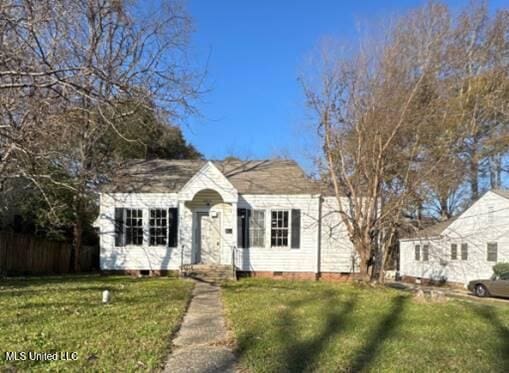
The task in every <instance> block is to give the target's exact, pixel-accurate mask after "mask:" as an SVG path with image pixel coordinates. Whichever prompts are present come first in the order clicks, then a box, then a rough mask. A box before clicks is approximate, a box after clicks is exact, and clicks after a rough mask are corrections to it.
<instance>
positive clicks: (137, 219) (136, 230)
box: [124, 209, 143, 245]
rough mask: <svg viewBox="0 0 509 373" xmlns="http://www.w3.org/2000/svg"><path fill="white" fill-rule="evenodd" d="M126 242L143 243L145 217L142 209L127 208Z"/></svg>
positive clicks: (130, 243)
mask: <svg viewBox="0 0 509 373" xmlns="http://www.w3.org/2000/svg"><path fill="white" fill-rule="evenodd" d="M124 211H125V244H126V245H142V244H143V217H142V210H141V209H125V210H124Z"/></svg>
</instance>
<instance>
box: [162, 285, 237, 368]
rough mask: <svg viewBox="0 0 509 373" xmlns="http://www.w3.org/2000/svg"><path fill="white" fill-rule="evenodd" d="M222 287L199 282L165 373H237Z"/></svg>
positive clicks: (174, 343)
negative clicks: (224, 309)
mask: <svg viewBox="0 0 509 373" xmlns="http://www.w3.org/2000/svg"><path fill="white" fill-rule="evenodd" d="M219 291H220V290H219V287H217V286H214V285H210V284H208V283H205V282H196V286H195V288H194V290H193V298H192V299H191V304H190V305H189V309H188V310H187V313H186V315H185V316H184V321H183V322H182V325H181V327H180V330H179V332H178V334H177V336H176V337H175V339H174V340H173V345H174V347H173V352H172V353H171V355H170V357H169V359H168V362H167V363H166V367H165V370H164V371H165V372H171V373H175V372H196V373H201V372H203V373H204V372H207V373H212V372H218V373H219V372H235V367H234V366H235V356H234V355H233V352H232V348H231V347H229V346H228V344H229V343H230V342H231V341H230V339H229V338H228V332H227V330H226V326H225V318H224V311H223V305H222V303H221V298H220V296H219Z"/></svg>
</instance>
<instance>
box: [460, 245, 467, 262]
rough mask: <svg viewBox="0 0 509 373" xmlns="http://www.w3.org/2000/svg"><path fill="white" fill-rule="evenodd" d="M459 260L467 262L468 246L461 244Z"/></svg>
mask: <svg viewBox="0 0 509 373" xmlns="http://www.w3.org/2000/svg"><path fill="white" fill-rule="evenodd" d="M461 260H468V244H467V243H462V244H461Z"/></svg>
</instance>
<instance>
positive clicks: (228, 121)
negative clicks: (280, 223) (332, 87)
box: [183, 0, 504, 171]
mask: <svg viewBox="0 0 509 373" xmlns="http://www.w3.org/2000/svg"><path fill="white" fill-rule="evenodd" d="M422 3H424V1H417V0H404V1H403V0H402V1H376V0H364V1H353V0H352V1H334V0H314V1H311V0H306V1H304V0H302V1H300V0H294V1H289V0H272V1H270V0H257V1H252V0H249V1H239V0H237V1H235V0H215V1H207V0H188V11H189V13H190V15H191V16H192V17H193V20H194V27H195V33H194V35H193V39H192V44H191V54H192V57H193V58H194V59H195V60H196V61H197V63H198V64H201V65H202V66H204V65H205V64H206V61H208V64H207V68H208V73H207V83H206V85H207V87H208V88H210V92H208V93H207V94H206V95H205V96H204V97H203V99H202V100H201V101H200V102H198V109H199V110H200V111H201V116H199V117H196V118H192V119H191V120H190V123H189V124H188V125H186V126H184V128H183V129H184V133H185V136H186V138H187V140H188V141H190V142H191V143H192V144H193V145H195V146H196V147H197V148H198V149H199V150H200V151H201V152H202V153H203V154H204V155H205V157H206V158H209V159H219V158H224V157H225V156H228V155H237V156H240V157H247V158H250V159H259V158H269V157H273V156H288V157H291V158H294V159H296V160H297V161H298V162H299V163H300V164H301V165H302V166H303V167H304V168H305V169H306V170H307V171H312V170H313V167H312V162H311V157H312V155H313V153H316V152H317V151H318V150H319V149H318V147H317V142H316V138H315V136H314V134H313V131H312V130H311V129H310V127H309V120H308V118H307V116H306V110H305V108H304V99H303V96H302V90H301V87H300V86H299V83H298V81H297V77H298V74H299V71H300V70H301V69H302V68H303V66H305V61H306V58H307V57H309V56H310V54H311V53H312V51H313V48H316V46H317V45H318V43H319V42H320V40H321V39H323V38H327V37H334V38H337V39H339V40H344V41H350V42H353V43H355V40H356V38H357V32H356V30H358V25H359V24H369V23H370V22H371V21H373V22H379V21H380V19H381V18H382V17H390V16H393V15H395V14H399V13H403V12H405V11H407V10H408V9H410V8H413V7H415V6H418V5H420V4H422ZM448 3H449V4H450V6H451V8H452V9H453V10H454V9H458V8H459V7H462V6H463V5H466V4H468V2H467V1H450V2H448ZM503 3H504V1H492V2H491V3H490V5H491V6H490V7H492V8H496V7H500V6H502V4H503Z"/></svg>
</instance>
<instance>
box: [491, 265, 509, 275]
mask: <svg viewBox="0 0 509 373" xmlns="http://www.w3.org/2000/svg"><path fill="white" fill-rule="evenodd" d="M506 272H509V263H497V264H495V265H494V266H493V273H495V274H496V275H501V274H502V273H506Z"/></svg>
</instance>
